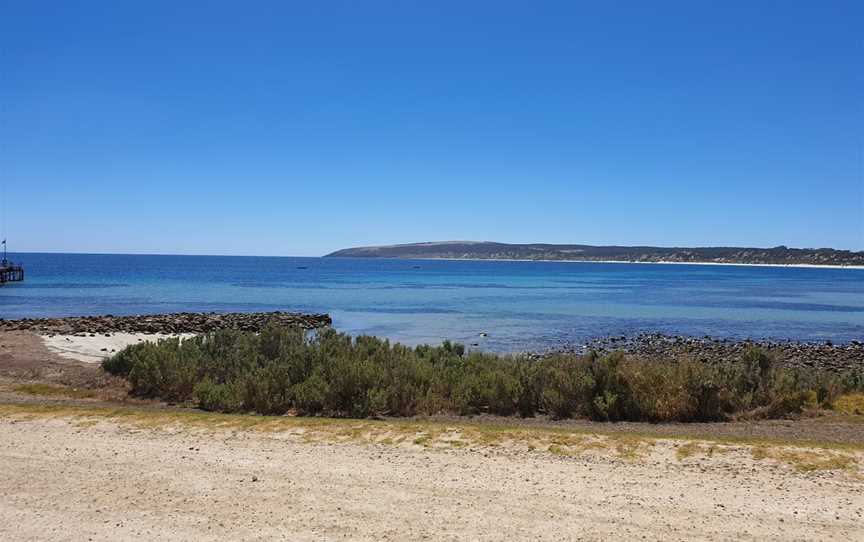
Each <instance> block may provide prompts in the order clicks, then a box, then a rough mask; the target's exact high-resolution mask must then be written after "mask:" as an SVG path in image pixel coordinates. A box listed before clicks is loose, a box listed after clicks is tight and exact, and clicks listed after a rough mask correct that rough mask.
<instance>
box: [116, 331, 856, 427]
mask: <svg viewBox="0 0 864 542" xmlns="http://www.w3.org/2000/svg"><path fill="white" fill-rule="evenodd" d="M103 367H104V369H105V370H106V371H108V372H110V373H112V374H115V375H120V376H123V377H125V378H126V379H128V381H129V382H130V384H131V386H132V392H133V393H134V394H136V395H138V396H142V397H153V398H159V399H163V400H166V401H173V402H194V403H195V404H197V405H198V406H200V407H201V408H203V409H206V410H214V411H220V412H256V413H259V414H276V415H278V414H285V413H286V412H289V411H291V412H296V413H299V414H305V415H327V416H349V417H367V416H380V415H388V416H413V415H416V414H436V413H442V412H444V413H458V414H479V413H490V414H497V415H502V416H510V415H515V414H519V415H521V416H533V415H535V414H547V415H549V416H551V417H553V418H570V417H585V418H590V419H593V420H608V421H622V420H628V421H654V422H662V421H680V422H688V421H720V420H727V419H731V418H734V417H739V416H747V417H768V418H776V417H782V416H786V415H789V414H794V413H796V412H800V411H801V410H803V409H804V408H805V407H813V408H820V407H829V406H830V405H831V404H832V403H833V402H834V401H835V400H836V399H837V398H838V397H839V396H840V395H841V394H843V393H848V392H852V391H860V390H862V389H864V376H862V374H861V373H856V374H852V373H848V374H839V373H830V372H826V371H817V370H805V369H783V368H777V367H775V366H774V364H773V363H772V360H771V358H770V357H769V356H768V355H767V354H766V353H765V352H764V351H761V350H758V349H755V348H753V349H750V350H747V351H745V352H744V354H743V355H742V357H741V359H740V360H739V361H737V362H730V363H717V364H711V363H702V362H696V361H675V362H648V361H643V360H639V359H631V358H627V357H625V356H624V355H623V354H621V353H615V354H611V355H609V356H605V357H599V356H597V355H596V354H593V353H591V354H588V355H585V356H576V355H565V354H560V355H552V356H548V357H544V358H542V359H539V360H532V359H529V358H528V357H524V356H501V355H495V354H488V353H480V352H470V353H467V354H466V353H465V349H464V347H463V346H462V345H459V344H453V343H450V342H445V343H443V344H442V345H441V346H425V345H424V346H418V347H416V348H410V347H407V346H404V345H401V344H398V343H397V344H391V343H390V342H389V341H387V340H382V339H378V338H375V337H366V336H361V337H357V338H352V337H350V336H348V335H345V334H342V333H338V332H336V331H334V330H332V329H325V330H322V331H318V332H315V333H311V334H310V333H307V332H305V331H303V330H301V329H295V328H285V327H269V328H266V329H264V330H263V331H262V332H260V333H252V332H243V331H237V330H222V331H216V332H213V333H209V334H204V335H199V336H197V337H193V338H189V339H185V340H182V341H181V340H180V339H165V340H161V341H159V342H157V343H152V342H145V343H140V344H136V345H132V346H130V347H128V348H126V349H124V350H122V351H121V352H119V353H118V354H116V355H115V356H113V357H111V358H108V359H106V360H105V362H104V363H103Z"/></svg>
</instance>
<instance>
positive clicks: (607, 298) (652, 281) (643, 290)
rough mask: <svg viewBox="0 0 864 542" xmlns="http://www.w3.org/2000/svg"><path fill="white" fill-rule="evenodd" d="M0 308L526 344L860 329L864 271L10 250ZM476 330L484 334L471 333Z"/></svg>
mask: <svg viewBox="0 0 864 542" xmlns="http://www.w3.org/2000/svg"><path fill="white" fill-rule="evenodd" d="M11 256H14V259H15V260H16V261H20V262H22V263H23V264H24V265H25V268H26V271H27V280H26V281H25V282H24V283H17V284H8V285H6V286H4V287H2V288H0V318H7V319H9V318H24V317H44V316H65V315H83V314H108V313H110V314H118V315H119V314H143V313H159V312H176V311H220V312H221V311H269V310H289V311H315V312H328V313H330V314H331V315H332V316H333V320H334V324H335V326H336V327H338V328H339V329H341V330H344V331H348V332H350V333H367V334H375V335H381V336H386V337H389V338H391V339H394V340H399V341H403V342H408V343H411V344H416V343H420V342H438V341H440V340H442V339H451V340H458V341H462V342H466V343H469V344H471V343H477V344H478V345H479V346H480V347H482V348H486V349H490V350H499V351H510V350H535V349H545V348H554V347H557V346H561V345H565V344H569V343H579V342H583V341H585V340H587V339H590V338H594V337H599V336H603V335H610V334H615V335H618V334H632V333H636V332H640V331H651V332H654V331H660V332H665V333H671V334H686V335H697V336H701V335H706V334H707V335H711V336H715V337H734V338H746V337H751V338H773V339H798V340H831V341H834V342H846V341H850V340H860V339H862V338H864V271H862V270H845V269H812V268H806V269H801V268H772V267H745V266H706V265H651V264H591V263H567V262H561V263H558V262H492V261H479V262H478V261H434V260H423V261H411V260H378V259H342V258H271V257H222V256H131V255H86V254H16V255H11ZM481 332H486V333H488V336H487V337H485V338H483V337H480V333H481Z"/></svg>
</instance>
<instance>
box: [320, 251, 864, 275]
mask: <svg viewBox="0 0 864 542" xmlns="http://www.w3.org/2000/svg"><path fill="white" fill-rule="evenodd" d="M328 257H334V258H347V257H349V256H330V255H329V254H328V255H327V256H324V258H328ZM395 259H397V260H411V261H426V262H431V261H451V262H458V261H465V262H529V263H530V262H537V263H618V264H636V265H638V264H645V265H720V266H737V267H787V268H795V269H854V270H858V271H861V270H864V265H834V264H812V263H734V262H665V261H657V262H653V261H652V262H634V261H630V260H536V259H531V258H521V259H519V258H443V257H442V258H434V257H431V258H430V257H422V258H421V257H418V258H414V257H401V258H395Z"/></svg>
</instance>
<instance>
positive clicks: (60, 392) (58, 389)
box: [12, 383, 96, 399]
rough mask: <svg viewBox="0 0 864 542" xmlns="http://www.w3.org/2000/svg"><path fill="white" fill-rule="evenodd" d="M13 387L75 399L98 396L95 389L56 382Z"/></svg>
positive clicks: (28, 392) (16, 389)
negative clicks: (62, 384) (72, 386)
mask: <svg viewBox="0 0 864 542" xmlns="http://www.w3.org/2000/svg"><path fill="white" fill-rule="evenodd" d="M12 389H13V390H14V391H16V392H18V393H24V394H27V395H41V396H46V397H71V398H73V399H92V398H94V397H96V392H95V391H94V390H88V389H80V388H71V387H68V386H59V385H54V384H43V383H33V384H20V385H18V386H15V387H14V388H12Z"/></svg>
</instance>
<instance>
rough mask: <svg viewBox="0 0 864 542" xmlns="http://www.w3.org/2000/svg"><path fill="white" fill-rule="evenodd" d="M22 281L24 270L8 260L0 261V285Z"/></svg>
mask: <svg viewBox="0 0 864 542" xmlns="http://www.w3.org/2000/svg"><path fill="white" fill-rule="evenodd" d="M22 280H24V268H23V267H21V266H20V265H16V264H14V263H12V262H10V261H8V260H2V261H0V284H6V283H7V282H20V281H22Z"/></svg>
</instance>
